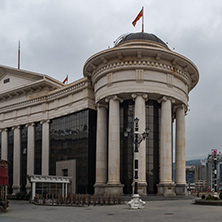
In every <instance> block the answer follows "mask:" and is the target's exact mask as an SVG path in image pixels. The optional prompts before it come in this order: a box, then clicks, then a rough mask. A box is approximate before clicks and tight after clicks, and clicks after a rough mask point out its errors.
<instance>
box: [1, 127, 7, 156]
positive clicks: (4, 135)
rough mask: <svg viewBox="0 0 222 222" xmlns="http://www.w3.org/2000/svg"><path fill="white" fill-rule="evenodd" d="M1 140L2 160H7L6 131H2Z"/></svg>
mask: <svg viewBox="0 0 222 222" xmlns="http://www.w3.org/2000/svg"><path fill="white" fill-rule="evenodd" d="M1 132H2V138H1V146H2V154H1V159H2V160H8V129H3V130H2V131H1Z"/></svg>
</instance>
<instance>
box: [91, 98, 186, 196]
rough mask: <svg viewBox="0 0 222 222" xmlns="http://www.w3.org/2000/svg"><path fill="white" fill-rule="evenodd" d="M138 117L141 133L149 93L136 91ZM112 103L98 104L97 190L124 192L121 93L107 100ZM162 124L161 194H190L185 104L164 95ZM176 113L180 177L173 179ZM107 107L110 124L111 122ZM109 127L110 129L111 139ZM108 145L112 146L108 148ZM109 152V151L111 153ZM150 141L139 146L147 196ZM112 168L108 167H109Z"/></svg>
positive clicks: (141, 182) (141, 179)
mask: <svg viewBox="0 0 222 222" xmlns="http://www.w3.org/2000/svg"><path fill="white" fill-rule="evenodd" d="M132 99H133V100H134V101H135V113H134V118H136V117H137V118H139V120H140V121H139V133H142V132H143V131H144V130H145V128H146V101H147V100H148V95H147V94H132ZM106 102H107V103H108V105H101V104H98V105H97V146H96V183H95V185H94V187H95V193H97V194H104V193H111V194H122V190H123V189H122V187H123V185H122V184H121V182H120V102H122V100H121V99H120V98H118V96H112V97H109V98H107V99H106ZM158 102H160V103H161V123H160V127H161V129H160V157H159V160H160V182H159V184H158V185H157V186H158V195H164V196H174V195H177V194H178V195H186V180H185V171H186V164H185V105H179V106H178V105H177V106H174V107H173V103H174V102H175V100H174V99H172V98H169V97H166V96H163V98H162V99H161V100H159V101H158ZM173 108H174V109H175V113H176V179H175V183H174V182H173V179H172V158H173V157H172V149H173V145H172V134H173V132H172V110H173ZM107 109H108V113H109V114H108V116H109V123H108V125H107V122H108V121H107ZM107 129H108V132H109V135H108V138H107ZM107 146H108V147H107ZM107 152H108V153H107ZM146 161H147V160H146V141H143V142H142V143H141V144H140V148H139V186H140V188H141V189H140V194H142V195H146V187H147V182H146ZM107 167H108V168H107Z"/></svg>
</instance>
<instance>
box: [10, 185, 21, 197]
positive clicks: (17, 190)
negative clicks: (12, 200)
mask: <svg viewBox="0 0 222 222" xmlns="http://www.w3.org/2000/svg"><path fill="white" fill-rule="evenodd" d="M12 189H13V193H12V194H13V195H15V194H17V193H19V192H20V186H19V185H12Z"/></svg>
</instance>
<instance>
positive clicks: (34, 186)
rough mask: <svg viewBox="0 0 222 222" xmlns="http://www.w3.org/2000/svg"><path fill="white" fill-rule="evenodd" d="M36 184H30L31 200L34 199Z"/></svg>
mask: <svg viewBox="0 0 222 222" xmlns="http://www.w3.org/2000/svg"><path fill="white" fill-rule="evenodd" d="M35 189H36V182H32V200H34V198H35Z"/></svg>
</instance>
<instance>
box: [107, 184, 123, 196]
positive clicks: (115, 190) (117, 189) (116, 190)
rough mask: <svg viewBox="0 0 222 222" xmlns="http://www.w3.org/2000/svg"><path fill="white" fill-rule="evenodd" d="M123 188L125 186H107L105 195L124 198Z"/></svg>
mask: <svg viewBox="0 0 222 222" xmlns="http://www.w3.org/2000/svg"><path fill="white" fill-rule="evenodd" d="M123 186H124V185H123V184H106V186H105V194H111V195H117V196H122V195H123Z"/></svg>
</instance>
